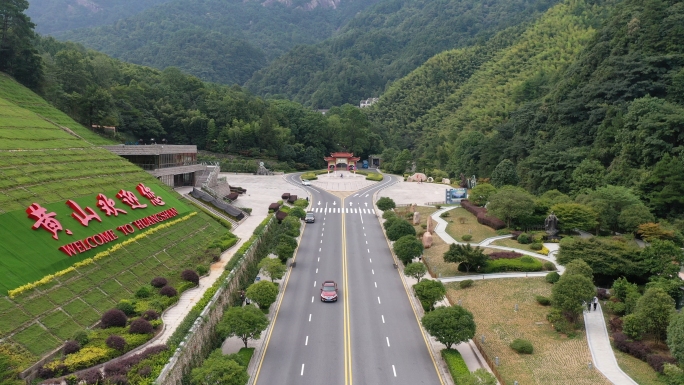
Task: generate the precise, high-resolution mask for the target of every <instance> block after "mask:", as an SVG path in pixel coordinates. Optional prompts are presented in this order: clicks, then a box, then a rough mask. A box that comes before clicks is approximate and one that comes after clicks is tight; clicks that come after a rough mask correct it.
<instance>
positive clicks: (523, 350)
mask: <svg viewBox="0 0 684 385" xmlns="http://www.w3.org/2000/svg"><path fill="white" fill-rule="evenodd" d="M509 346H510V347H511V349H513V350H515V351H516V352H518V353H520V354H532V352H533V351H534V348H533V347H532V343H531V342H530V341H528V340H523V339H521V338H518V339H515V340H513V342H511V344H510V345H509Z"/></svg>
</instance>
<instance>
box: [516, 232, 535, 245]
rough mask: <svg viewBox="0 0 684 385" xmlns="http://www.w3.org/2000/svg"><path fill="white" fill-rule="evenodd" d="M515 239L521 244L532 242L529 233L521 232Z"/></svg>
mask: <svg viewBox="0 0 684 385" xmlns="http://www.w3.org/2000/svg"><path fill="white" fill-rule="evenodd" d="M517 241H518V243H519V244H521V245H527V244H529V243H532V239H531V237H530V235H529V234H526V233H522V234H520V235H518V239H517Z"/></svg>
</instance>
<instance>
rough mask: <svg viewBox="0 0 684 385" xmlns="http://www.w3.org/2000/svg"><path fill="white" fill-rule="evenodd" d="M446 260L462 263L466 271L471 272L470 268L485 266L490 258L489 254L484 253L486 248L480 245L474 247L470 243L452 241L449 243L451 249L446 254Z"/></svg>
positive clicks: (444, 256)
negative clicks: (462, 243) (463, 243)
mask: <svg viewBox="0 0 684 385" xmlns="http://www.w3.org/2000/svg"><path fill="white" fill-rule="evenodd" d="M443 258H444V262H453V263H458V264H462V265H463V267H464V268H465V269H466V272H470V269H473V270H475V269H478V268H479V267H482V266H484V265H485V264H486V263H487V260H489V256H488V255H487V254H485V253H484V249H481V248H480V246H476V247H475V248H473V247H472V246H471V245H470V243H467V244H465V245H461V244H455V243H452V244H451V245H449V250H447V251H446V252H445V253H444V255H443Z"/></svg>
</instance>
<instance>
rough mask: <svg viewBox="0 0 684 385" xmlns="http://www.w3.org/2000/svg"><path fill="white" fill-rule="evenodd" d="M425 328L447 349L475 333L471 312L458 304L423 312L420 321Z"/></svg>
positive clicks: (466, 339)
mask: <svg viewBox="0 0 684 385" xmlns="http://www.w3.org/2000/svg"><path fill="white" fill-rule="evenodd" d="M420 322H421V323H422V324H423V327H424V328H425V330H426V331H427V332H428V333H429V334H430V335H431V336H433V337H435V339H437V341H439V342H441V343H443V344H444V345H445V346H446V348H447V349H451V347H452V346H453V345H458V344H459V343H461V342H465V341H468V340H469V339H471V338H473V336H474V335H475V321H474V320H473V314H472V313H471V312H469V311H468V310H466V309H464V308H462V307H461V306H458V305H453V306H448V307H438V308H436V309H435V310H433V311H431V312H429V313H425V315H424V316H423V318H422V319H421V321H420Z"/></svg>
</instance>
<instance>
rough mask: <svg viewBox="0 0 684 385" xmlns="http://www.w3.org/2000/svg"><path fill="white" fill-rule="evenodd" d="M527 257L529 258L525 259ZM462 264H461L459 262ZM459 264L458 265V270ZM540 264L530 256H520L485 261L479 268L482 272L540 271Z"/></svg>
mask: <svg viewBox="0 0 684 385" xmlns="http://www.w3.org/2000/svg"><path fill="white" fill-rule="evenodd" d="M525 258H529V259H525ZM461 265H462V264H461ZM461 265H459V270H460V267H461ZM541 270H542V264H541V262H539V261H538V260H536V259H535V258H532V257H521V258H518V259H496V260H494V261H487V264H486V265H485V266H484V267H483V268H481V269H480V271H481V272H482V273H485V274H487V273H499V272H504V271H541Z"/></svg>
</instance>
